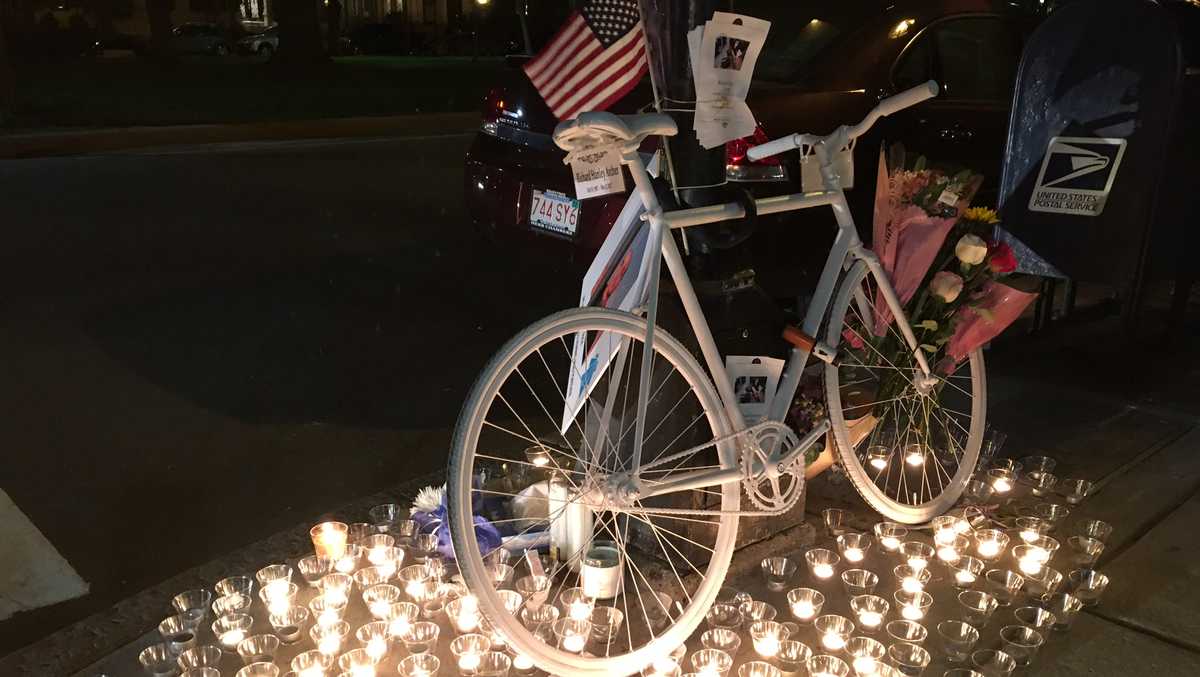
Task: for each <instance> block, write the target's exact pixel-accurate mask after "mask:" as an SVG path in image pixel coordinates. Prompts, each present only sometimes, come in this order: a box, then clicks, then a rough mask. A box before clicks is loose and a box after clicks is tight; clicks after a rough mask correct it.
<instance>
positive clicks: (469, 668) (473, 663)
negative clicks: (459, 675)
mask: <svg viewBox="0 0 1200 677" xmlns="http://www.w3.org/2000/svg"><path fill="white" fill-rule="evenodd" d="M479 662H480V661H479V654H477V653H465V654H463V655H461V656H459V657H458V669H459V670H461V671H462V672H463V673H464V674H470V673H472V672H475V670H476V669H477V668H478V667H479Z"/></svg>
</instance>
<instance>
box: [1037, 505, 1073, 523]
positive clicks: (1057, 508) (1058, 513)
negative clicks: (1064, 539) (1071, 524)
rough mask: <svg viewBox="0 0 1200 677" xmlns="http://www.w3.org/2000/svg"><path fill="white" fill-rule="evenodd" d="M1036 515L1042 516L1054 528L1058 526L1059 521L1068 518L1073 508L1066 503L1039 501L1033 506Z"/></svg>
mask: <svg viewBox="0 0 1200 677" xmlns="http://www.w3.org/2000/svg"><path fill="white" fill-rule="evenodd" d="M1033 512H1034V516H1035V517H1040V518H1042V519H1044V520H1046V521H1047V522H1049V523H1050V527H1051V528H1052V529H1053V528H1054V527H1057V526H1058V523H1059V522H1061V521H1063V520H1064V519H1066V518H1067V516H1068V515H1070V514H1071V509H1070V508H1068V507H1067V506H1065V505H1059V504H1058V503H1038V504H1037V505H1035V506H1033Z"/></svg>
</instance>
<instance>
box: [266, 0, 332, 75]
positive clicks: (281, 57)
mask: <svg viewBox="0 0 1200 677" xmlns="http://www.w3.org/2000/svg"><path fill="white" fill-rule="evenodd" d="M272 6H273V8H274V10H275V20H276V21H277V22H278V23H279V51H278V52H276V54H275V58H274V60H273V62H274V63H281V64H299V65H304V64H313V63H319V62H322V61H326V60H328V58H329V56H328V55H327V54H326V52H325V45H324V42H323V41H322V40H321V20H320V16H319V14H318V11H317V0H276V2H274V3H273V4H272Z"/></svg>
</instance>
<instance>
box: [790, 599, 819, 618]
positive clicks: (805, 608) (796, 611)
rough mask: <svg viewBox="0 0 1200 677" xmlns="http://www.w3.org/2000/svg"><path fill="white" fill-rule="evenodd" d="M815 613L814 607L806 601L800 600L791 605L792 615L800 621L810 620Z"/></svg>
mask: <svg viewBox="0 0 1200 677" xmlns="http://www.w3.org/2000/svg"><path fill="white" fill-rule="evenodd" d="M816 613H817V609H816V607H814V606H813V603H812V602H810V601H808V600H806V599H805V600H801V601H799V602H796V603H795V604H793V605H792V615H793V616H795V617H796V618H799V619H800V620H808V619H811V618H812V617H813V616H814V615H815V614H816Z"/></svg>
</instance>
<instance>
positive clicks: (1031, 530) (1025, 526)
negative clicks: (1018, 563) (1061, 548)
mask: <svg viewBox="0 0 1200 677" xmlns="http://www.w3.org/2000/svg"><path fill="white" fill-rule="evenodd" d="M1016 524H1017V535H1018V536H1020V537H1021V540H1022V541H1025V542H1026V543H1029V542H1031V541H1033V540H1034V539H1037V538H1040V537H1042V536H1045V535H1046V534H1048V533H1050V528H1051V526H1052V525H1051V524H1050V523H1049V522H1047V521H1046V520H1044V519H1042V518H1040V517H1018V518H1017V521H1016Z"/></svg>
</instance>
